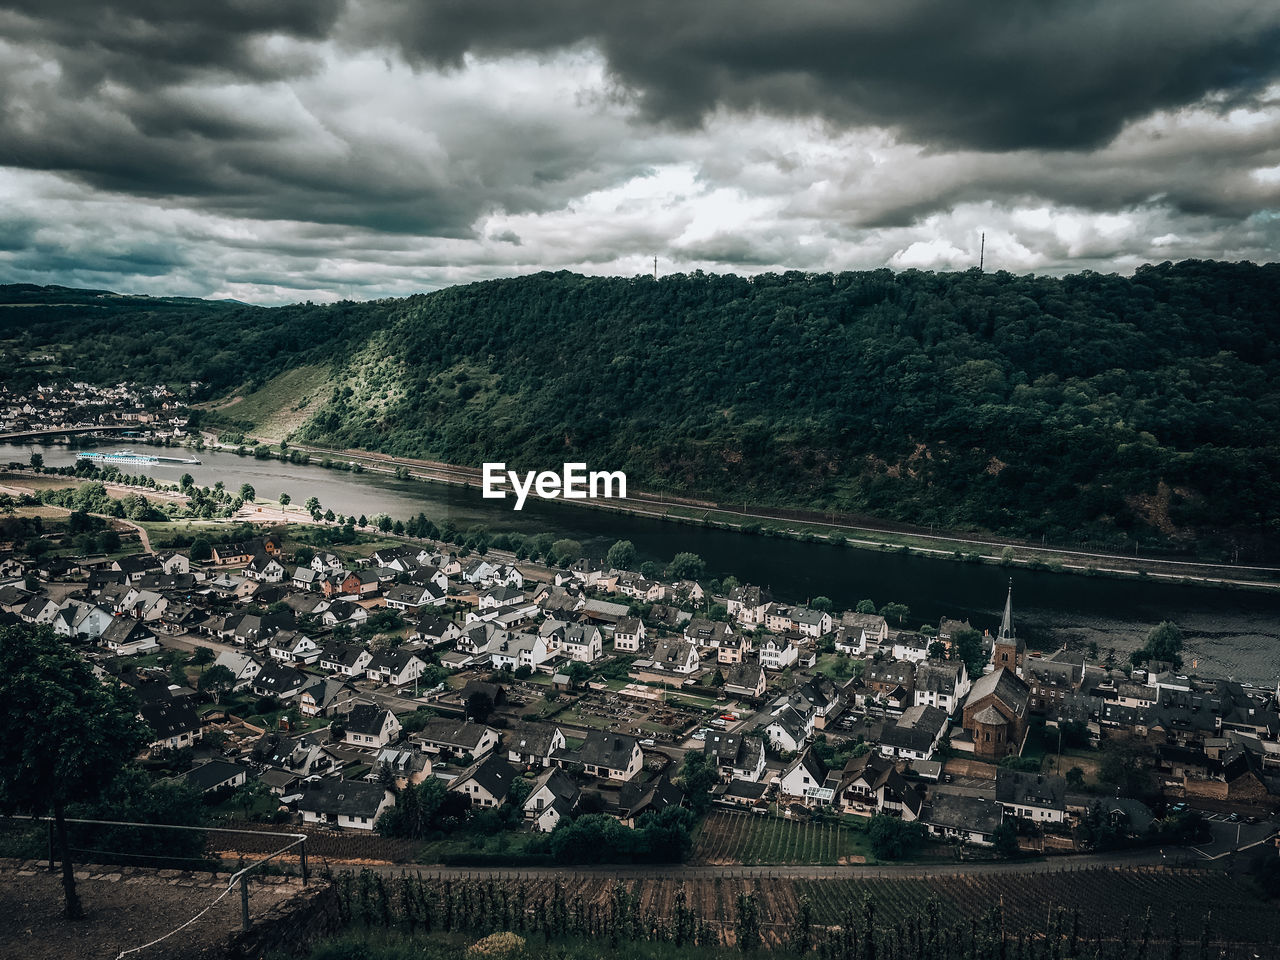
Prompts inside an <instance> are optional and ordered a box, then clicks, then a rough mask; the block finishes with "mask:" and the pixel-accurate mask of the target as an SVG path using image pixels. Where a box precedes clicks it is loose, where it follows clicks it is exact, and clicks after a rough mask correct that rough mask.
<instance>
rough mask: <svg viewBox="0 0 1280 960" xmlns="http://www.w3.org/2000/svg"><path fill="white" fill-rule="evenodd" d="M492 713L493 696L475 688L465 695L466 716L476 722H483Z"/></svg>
mask: <svg viewBox="0 0 1280 960" xmlns="http://www.w3.org/2000/svg"><path fill="white" fill-rule="evenodd" d="M491 713H493V697H491V696H489V694H487V693H485V692H484V691H483V690H477V691H476V692H475V693H473V694H471V696H469V697H467V716H468V717H470V718H471V719H472V720H474V721H476V722H477V723H484V722H485V721H486V720H488V719H489V714H491Z"/></svg>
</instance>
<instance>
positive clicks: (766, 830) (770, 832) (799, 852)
mask: <svg viewBox="0 0 1280 960" xmlns="http://www.w3.org/2000/svg"><path fill="white" fill-rule="evenodd" d="M693 859H694V860H695V861H696V862H700V863H712V864H731V863H741V864H744V865H746V866H757V865H759V864H766V863H807V864H817V865H837V864H842V863H865V862H874V858H873V857H872V856H871V851H870V845H869V844H868V842H867V834H866V833H865V832H864V831H861V830H857V829H855V828H853V827H849V826H846V825H843V824H840V823H838V822H822V821H818V822H812V821H811V822H800V821H796V820H782V819H779V818H776V817H761V816H756V815H753V814H748V813H731V812H727V811H723V810H716V811H713V812H712V813H710V814H708V815H707V817H706V819H705V820H704V821H703V823H702V828H701V829H700V830H699V832H698V836H697V840H696V842H695V844H694V849H693Z"/></svg>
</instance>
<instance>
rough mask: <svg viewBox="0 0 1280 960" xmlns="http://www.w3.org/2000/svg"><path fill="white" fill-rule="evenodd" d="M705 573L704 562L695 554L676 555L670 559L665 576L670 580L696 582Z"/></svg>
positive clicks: (705, 566) (705, 565)
mask: <svg viewBox="0 0 1280 960" xmlns="http://www.w3.org/2000/svg"><path fill="white" fill-rule="evenodd" d="M706 572H707V564H706V562H705V561H704V560H703V559H702V558H701V557H700V556H698V555H697V554H696V553H688V552H684V553H677V554H676V555H675V556H674V557H673V558H672V559H671V566H670V567H668V568H667V575H668V576H669V577H670V578H671V579H672V580H697V579H698V578H699V577H701V576H702V575H703V574H705V573H706Z"/></svg>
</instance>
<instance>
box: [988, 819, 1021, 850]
mask: <svg viewBox="0 0 1280 960" xmlns="http://www.w3.org/2000/svg"><path fill="white" fill-rule="evenodd" d="M991 842H992V844H993V845H994V847H995V851H996V853H997V854H998V855H999V856H1002V857H1004V858H1006V859H1008V858H1009V857H1016V856H1017V855H1018V830H1017V828H1016V827H1015V826H1014V825H1013V823H1012V822H1011V821H1008V820H1006V821H1004V822H1003V823H1001V824H1000V826H998V827H996V830H995V833H993V834H992V835H991Z"/></svg>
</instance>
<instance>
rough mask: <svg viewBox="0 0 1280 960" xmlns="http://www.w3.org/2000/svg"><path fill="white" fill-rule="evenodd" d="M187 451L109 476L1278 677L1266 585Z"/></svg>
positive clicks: (49, 459)
mask: <svg viewBox="0 0 1280 960" xmlns="http://www.w3.org/2000/svg"><path fill="white" fill-rule="evenodd" d="M77 449H78V447H77V446H76V443H75V441H73V442H72V443H71V444H69V445H67V444H49V445H40V444H25V445H7V450H6V451H5V453H4V454H0V461H9V460H14V461H19V462H23V463H25V462H27V460H28V458H29V457H30V455H31V454H32V453H40V454H41V455H43V457H44V462H45V464H46V465H47V466H67V465H70V464H72V463H74V462H75V453H76V450H77ZM97 449H98V450H99V451H110V450H113V449H115V447H113V446H110V445H101V446H99V447H97ZM139 451H140V452H143V451H146V452H152V451H151V450H148V449H147V448H141V447H140V448H139ZM184 455H185V454H184ZM198 456H199V457H200V459H201V461H202V462H201V463H200V464H198V465H196V464H192V465H187V464H165V463H158V464H147V465H136V464H129V465H125V466H123V467H122V472H124V473H126V474H138V473H147V474H149V475H151V476H154V477H155V479H156V480H157V481H158V482H165V483H177V482H178V480H179V478H180V477H181V476H182V475H183V474H184V473H190V474H191V476H192V477H193V478H194V480H195V483H196V484H197V485H198V486H212V485H213V484H214V483H216V482H217V481H219V480H221V481H222V482H223V484H225V485H226V487H227V488H229V489H231V490H235V489H237V488H239V486H240V485H241V484H242V483H249V484H251V485H252V486H253V487H254V489H255V491H256V492H257V495H258V497H259V499H267V500H274V499H277V498H278V497H279V496H280V494H281V493H288V494H289V495H290V496H291V497H292V498H293V500H294V502H298V503H300V502H302V501H303V500H305V499H306V498H308V497H311V496H314V497H316V498H318V499H319V501H320V503H321V504H322V505H323V506H324V507H325V508H332V509H333V510H334V512H335V513H340V514H349V515H353V516H356V515H360V514H364V515H366V516H373V515H375V514H378V513H386V514H389V515H390V516H392V517H396V518H407V517H409V516H411V515H414V514H417V513H419V512H422V513H425V514H426V515H427V516H428V517H430V518H431V519H432V520H434V521H436V522H437V523H439V522H441V521H443V520H445V519H452V520H453V522H454V523H455V524H456V525H457V526H459V527H461V528H463V529H465V528H466V527H468V526H470V525H472V524H476V523H484V524H487V525H488V526H489V528H490V529H491V530H493V531H495V532H497V531H503V530H506V531H513V532H521V533H527V534H536V533H544V532H545V533H552V534H554V535H555V536H556V537H557V538H559V537H568V538H570V539H573V540H578V541H580V542H581V543H582V544H583V547H584V549H585V551H586V552H587V553H588V554H591V555H599V556H603V555H604V552H605V551H606V550H607V549H608V547H609V546H610V545H611V544H612V543H613V542H614V541H615V540H630V541H632V543H634V544H635V546H636V549H637V551H638V552H639V555H640V558H641V559H642V560H656V561H663V562H665V561H667V560H670V559H671V557H672V556H673V555H675V554H676V553H678V552H680V551H685V550H688V551H692V552H693V553H696V554H698V555H699V556H701V557H702V558H703V559H704V560H705V561H706V563H707V570H708V576H711V577H723V576H725V575H727V574H732V575H733V576H735V577H737V578H738V579H739V580H740V581H742V582H743V583H756V584H760V585H762V586H767V587H769V588H770V589H771V590H772V591H773V593H774V595H775V596H776V597H777V598H778V599H780V600H785V601H791V602H800V603H803V602H804V601H806V600H808V599H810V598H812V597H816V596H826V597H829V598H830V599H831V600H832V601H833V602H834V604H835V605H836V607H837V608H851V607H853V606H854V605H856V604H857V603H858V601H860V600H862V599H865V598H870V599H872V600H874V601H875V602H876V604H877V605H881V604H884V603H886V602H887V601H890V600H895V601H899V602H902V603H905V604H907V605H908V606H909V607H910V608H911V613H910V615H909V616H908V617H907V618H906V622H905V624H904V625H905V626H910V627H918V626H919V625H920V624H922V623H933V624H936V623H937V622H938V619H939V618H940V617H944V616H946V617H952V618H956V619H961V620H963V619H969V620H970V621H971V622H972V623H973V625H974V626H975V627H977V628H978V629H980V630H983V629H993V630H994V628H995V627H996V626H997V625H998V623H999V617H1000V611H1001V609H1002V607H1003V604H1004V597H1005V592H1006V589H1007V585H1008V582H1009V579H1010V577H1011V576H1012V578H1013V584H1014V614H1015V620H1016V625H1017V628H1018V631H1019V633H1020V635H1022V636H1023V637H1024V638H1025V639H1026V641H1027V643H1028V645H1029V646H1031V647H1032V648H1040V649H1052V648H1053V647H1056V646H1057V645H1059V644H1061V643H1068V642H1069V643H1081V644H1087V643H1089V642H1090V641H1093V642H1096V643H1097V644H1098V645H1099V647H1100V649H1101V650H1102V651H1103V652H1104V653H1105V651H1106V650H1108V649H1109V648H1111V647H1115V648H1116V649H1117V650H1118V651H1119V653H1120V655H1121V656H1123V655H1124V654H1126V653H1127V651H1129V650H1131V649H1134V648H1135V647H1137V646H1139V645H1141V641H1142V639H1143V637H1144V635H1145V634H1146V632H1147V631H1148V630H1149V629H1150V628H1151V627H1152V626H1154V625H1155V624H1156V623H1158V622H1159V621H1161V620H1173V621H1175V622H1176V623H1178V625H1179V626H1180V627H1181V628H1182V629H1183V632H1184V634H1186V637H1187V663H1188V666H1191V665H1192V663H1193V662H1194V663H1195V664H1196V668H1197V669H1198V670H1199V672H1201V673H1202V674H1206V675H1221V676H1231V677H1234V678H1236V679H1239V680H1246V681H1252V682H1256V683H1260V684H1263V685H1268V686H1269V685H1273V684H1275V683H1276V682H1277V680H1280V592H1266V593H1263V592H1254V591H1246V590H1232V589H1226V588H1218V587H1205V586H1189V585H1183V584H1179V583H1175V582H1171V581H1161V580H1155V579H1153V580H1133V579H1123V580H1122V579H1112V578H1108V577H1101V576H1098V577H1088V576H1080V575H1070V574H1061V573H1053V572H1049V571H1034V570H1026V569H1021V568H1017V569H1012V570H1010V569H1006V568H1002V567H999V566H993V565H989V564H975V563H957V562H955V561H951V560H944V559H935V558H930V557H925V556H921V555H919V554H902V553H898V552H896V551H875V550H862V549H854V548H851V547H848V546H840V545H835V544H829V543H823V542H817V543H809V542H801V541H798V540H791V539H786V538H781V537H766V536H759V535H752V534H745V533H739V532H737V531H733V530H724V529H717V528H713V527H704V526H698V525H690V524H681V523H677V522H674V521H670V520H662V519H657V518H653V517H645V516H636V515H630V514H625V513H620V512H617V511H612V510H597V509H590V508H586V507H583V506H579V505H574V504H568V503H565V502H563V501H544V500H538V499H536V498H533V497H531V498H530V499H529V501H528V502H527V503H526V505H525V507H524V509H523V510H521V511H519V512H516V511H514V510H512V509H511V504H512V502H513V501H512V500H511V499H510V498H508V499H506V500H486V499H483V498H482V497H481V495H480V490H479V489H478V488H475V487H470V488H465V487H461V486H456V485H450V484H442V483H431V482H426V481H419V480H400V479H397V478H395V477H393V476H390V475H387V474H382V473H373V472H364V473H353V472H346V471H341V470H327V469H325V468H323V467H321V466H319V465H318V464H315V463H312V464H295V463H284V462H281V461H279V460H257V459H254V458H253V457H251V456H246V457H241V456H238V455H236V454H234V453H231V452H226V451H209V450H206V451H202V452H201V453H199V454H198Z"/></svg>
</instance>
